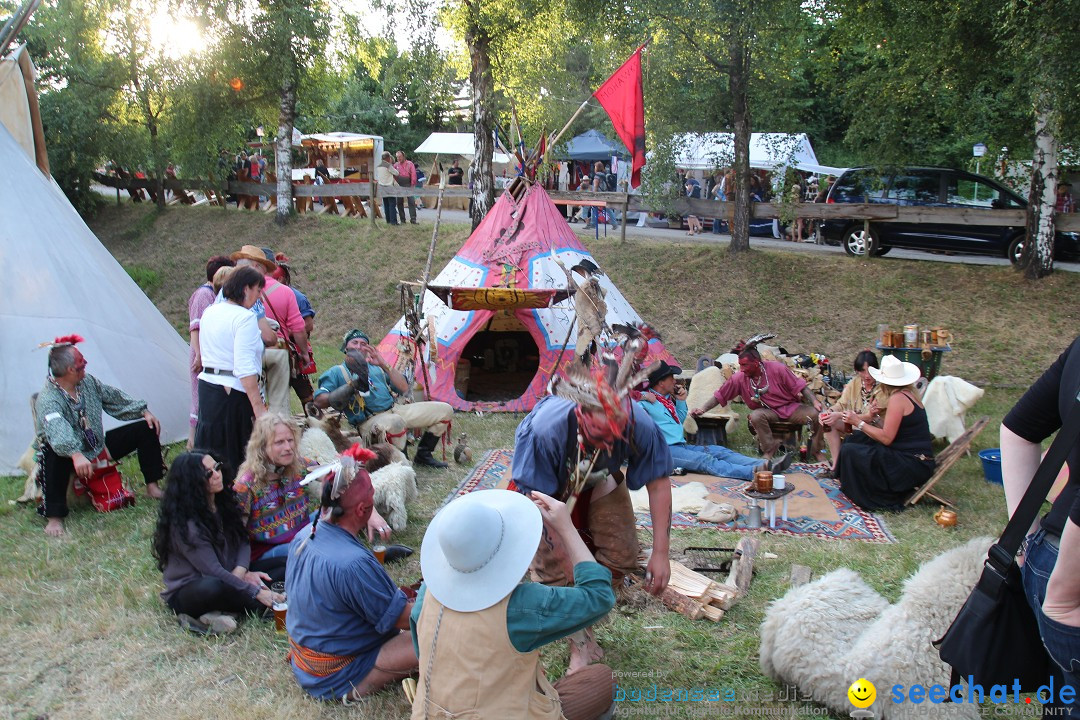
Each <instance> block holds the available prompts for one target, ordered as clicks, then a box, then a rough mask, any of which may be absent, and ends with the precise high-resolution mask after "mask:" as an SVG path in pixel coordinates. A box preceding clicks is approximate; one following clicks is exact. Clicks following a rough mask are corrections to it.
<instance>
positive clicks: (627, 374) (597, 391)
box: [552, 338, 651, 436]
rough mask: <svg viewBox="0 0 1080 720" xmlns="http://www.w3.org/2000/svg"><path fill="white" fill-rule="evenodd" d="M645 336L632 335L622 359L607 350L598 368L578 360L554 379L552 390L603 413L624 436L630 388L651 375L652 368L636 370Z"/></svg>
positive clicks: (626, 343)
mask: <svg viewBox="0 0 1080 720" xmlns="http://www.w3.org/2000/svg"><path fill="white" fill-rule="evenodd" d="M644 344H645V341H644V340H643V339H642V338H632V339H628V340H627V341H626V342H625V343H624V345H623V347H624V352H623V356H622V360H621V361H620V360H617V359H616V358H615V356H614V355H611V354H609V353H604V354H603V355H601V356H600V367H599V368H596V369H595V370H590V369H589V368H586V367H583V366H582V365H579V364H577V363H575V364H573V365H571V366H570V367H569V368H567V369H566V371H565V372H564V373H563V374H562V375H560V376H557V377H556V378H554V379H553V380H552V392H553V393H554V394H555V395H558V396H559V397H562V398H566V399H567V400H571V401H573V402H574V403H576V404H577V406H578V408H579V409H580V410H581V411H582V412H588V413H597V414H602V415H603V416H604V417H605V418H607V423H608V425H609V427H610V429H611V430H612V432H613V433H614V434H615V435H618V436H621V435H622V430H623V428H624V427H625V425H626V420H627V418H628V417H629V413H630V410H629V395H630V392H631V391H632V390H633V389H634V388H635V387H637V386H638V385H640V384H641V383H642V382H643V381H644V380H645V379H646V378H648V376H649V370H651V368H645V369H642V370H637V371H635V367H636V363H635V356H636V355H637V353H638V352H639V351H640V350H641V348H642V347H643V346H644Z"/></svg>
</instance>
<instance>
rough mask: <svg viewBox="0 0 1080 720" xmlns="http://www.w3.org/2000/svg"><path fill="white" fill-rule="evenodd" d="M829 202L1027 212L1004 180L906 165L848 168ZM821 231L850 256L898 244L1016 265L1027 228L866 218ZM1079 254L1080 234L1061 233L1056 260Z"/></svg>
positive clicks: (1056, 242)
mask: <svg viewBox="0 0 1080 720" xmlns="http://www.w3.org/2000/svg"><path fill="white" fill-rule="evenodd" d="M825 202H828V203H870V204H874V203H881V204H886V205H924V206H928V207H948V208H978V209H1002V210H1022V209H1024V208H1026V207H1027V201H1025V200H1024V199H1023V198H1022V197H1020V196H1019V195H1017V194H1016V193H1015V192H1013V191H1012V190H1010V189H1009V188H1007V187H1005V186H1004V185H1002V184H1001V183H999V182H997V181H995V180H991V179H990V178H986V177H982V176H981V175H976V174H974V173H969V172H964V171H963V170H950V169H947V168H932V167H905V168H899V169H896V170H892V171H885V172H882V171H881V170H878V169H875V168H851V169H850V170H846V171H844V172H843V173H842V174H841V175H840V177H838V178H837V179H836V182H834V183H833V185H832V187H831V188H830V189H829V196H828V198H827V199H826V201H825ZM821 230H822V234H823V235H824V237H825V242H826V243H828V244H830V245H843V246H844V251H845V252H847V254H848V255H866V254H867V253H868V252H869V253H870V254H872V255H884V254H885V253H887V252H889V250H890V249H892V248H894V247H898V248H908V249H912V250H929V251H945V252H960V253H972V254H979V255H996V256H998V257H1007V258H1009V260H1011V261H1012V262H1013V263H1016V262H1018V261H1019V260H1020V253H1021V251H1022V250H1023V247H1022V245H1023V241H1024V227H1023V226H1022V225H1020V226H1003V225H953V224H946V223H935V222H929V223H904V222H881V223H874V222H872V223H870V232H869V234H867V232H866V230H865V228H864V223H863V221H862V220H845V219H838V220H826V221H825V222H823V223H822V227H821ZM1078 256H1080V236H1078V234H1077V233H1071V232H1069V233H1063V232H1059V233H1057V235H1056V236H1055V239H1054V258H1055V259H1057V260H1071V259H1075V258H1077V257H1078Z"/></svg>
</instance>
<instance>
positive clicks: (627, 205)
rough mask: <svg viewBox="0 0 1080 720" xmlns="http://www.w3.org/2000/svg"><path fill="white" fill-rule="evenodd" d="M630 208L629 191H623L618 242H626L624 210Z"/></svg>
mask: <svg viewBox="0 0 1080 720" xmlns="http://www.w3.org/2000/svg"><path fill="white" fill-rule="evenodd" d="M629 208H630V193H628V192H625V193H623V198H622V224H621V225H619V244H620V245H621V244H623V243H625V242H626V223H627V219H626V211H627V210H628V209H629Z"/></svg>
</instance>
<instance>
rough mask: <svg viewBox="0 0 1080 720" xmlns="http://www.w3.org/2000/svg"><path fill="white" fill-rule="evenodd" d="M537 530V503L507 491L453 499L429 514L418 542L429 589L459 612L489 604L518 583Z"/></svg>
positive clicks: (535, 544)
mask: <svg viewBox="0 0 1080 720" xmlns="http://www.w3.org/2000/svg"><path fill="white" fill-rule="evenodd" d="M542 529H543V519H542V518H541V517H540V510H539V508H537V507H536V505H534V504H533V502H532V501H531V500H529V499H528V498H527V497H525V496H524V495H521V494H520V493H516V492H514V491H512V490H498V489H496V490H480V491H477V492H473V493H469V494H468V495H465V496H464V497H461V498H458V499H457V500H454V501H453V502H451V503H450V504H449V505H447V506H446V507H444V508H443V509H442V510H440V511H439V513H438V514H437V515H435V517H434V518H432V520H431V523H430V524H429V525H428V529H427V532H426V533H425V535H424V542H423V545H421V547H420V571H421V572H422V573H423V576H424V582H425V583H426V584H427V589H428V591H429V592H430V593H431V594H432V595H434V596H435V599H436V600H438V601H439V602H440V603H442V604H443V605H445V606H446V607H448V608H450V609H451V610H456V611H458V612H475V611H477V610H484V609H486V608H489V607H491V606H492V605H494V604H495V603H497V602H499V601H500V600H502V599H503V598H504V597H506V596H507V595H509V594H510V593H511V592H513V590H514V588H515V587H517V584H518V583H519V582H521V578H522V577H524V575H525V571H526V570H528V569H529V563H530V562H532V559H533V556H534V555H535V554H536V548H537V547H539V545H540V532H541V530H542Z"/></svg>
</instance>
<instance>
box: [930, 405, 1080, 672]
mask: <svg viewBox="0 0 1080 720" xmlns="http://www.w3.org/2000/svg"><path fill="white" fill-rule="evenodd" d="M1077 400H1078V402H1077V403H1076V404H1074V405H1073V407H1072V409H1071V410H1070V411H1069V414H1068V417H1067V418H1066V419H1065V423H1064V424H1063V425H1062V428H1061V430H1060V431H1059V432H1058V435H1057V437H1056V438H1055V439H1054V442H1053V443H1051V445H1050V449H1049V450H1048V451H1047V453H1046V456H1045V457H1044V458H1043V461H1042V462H1041V463H1040V464H1039V469H1038V470H1036V472H1035V477H1034V478H1032V480H1031V484H1030V485H1029V486H1028V489H1027V491H1026V492H1025V493H1024V497H1023V499H1022V500H1021V501H1020V504H1019V505H1018V506H1017V507H1016V511H1015V512H1013V515H1012V517H1011V518H1009V522H1008V524H1007V525H1006V526H1005V531H1004V532H1003V533H1002V534H1001V538H1000V539H999V540H998V541H997V542H996V543H994V545H993V546H992V547H991V548H990V551H989V552H988V553H987V558H986V565H985V567H984V568H983V572H982V576H981V577H980V578H979V582H978V583H976V585H975V589H974V590H972V591H971V595H970V596H968V599H967V602H965V603H964V606H963V607H962V608H961V609H960V612H959V613H958V614H957V616H956V619H954V620H953V622H952V625H951V626H950V627H949V629H948V631H947V632H946V633H945V636H944V637H942V638H941V639H940V640H937V641H935V642H934V646H935V647H937V648H938V652H939V654H940V656H941V659H942V660H943V661H945V662H946V663H948V664H949V665H950V666H951V667H952V678H951V680H950V683H949V684H950V686H953V685H956V684H957V681H958V680H959V679H963V680H964V681H965V682H968V683H972V682H974V683H975V684H978V685H981V686H982V687H983V688H984V689H985V690H986V691H987V692H989V690H990V686H992V685H1006V686H1008V687H1009V688H1010V689H1012V687H1013V684H1014V683H1015V682H1017V681H1018V682H1019V683H1020V692H1022V693H1030V692H1035V691H1036V690H1037V689H1038V687H1039V686H1040V685H1045V684H1046V682H1047V680H1048V679H1049V677H1050V675H1051V673H1052V669H1051V668H1052V661H1051V660H1050V657H1049V655H1047V653H1046V648H1045V647H1043V644H1042V641H1041V640H1040V639H1039V626H1038V623H1037V622H1036V620H1035V613H1034V612H1033V611H1032V609H1031V606H1030V605H1029V604H1028V601H1027V598H1026V597H1025V596H1024V584H1023V580H1022V578H1021V574H1020V567H1019V566H1018V565H1017V564H1016V551H1017V550H1019V548H1020V544H1021V543H1022V542H1023V540H1024V533H1026V532H1027V530H1028V528H1030V527H1031V524H1032V523H1033V522H1034V521H1035V518H1036V516H1037V515H1038V514H1039V509H1040V508H1041V507H1042V503H1043V500H1045V499H1046V495H1047V493H1049V492H1050V488H1051V486H1052V485H1053V483H1054V479H1055V478H1056V477H1057V474H1058V470H1060V469H1061V466H1062V465H1063V464H1064V463H1065V458H1066V457H1067V456H1068V454H1069V451H1070V450H1071V449H1072V447H1073V444H1074V442H1075V441H1076V438H1077V436H1078V435H1080V397H1078V398H1077Z"/></svg>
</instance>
